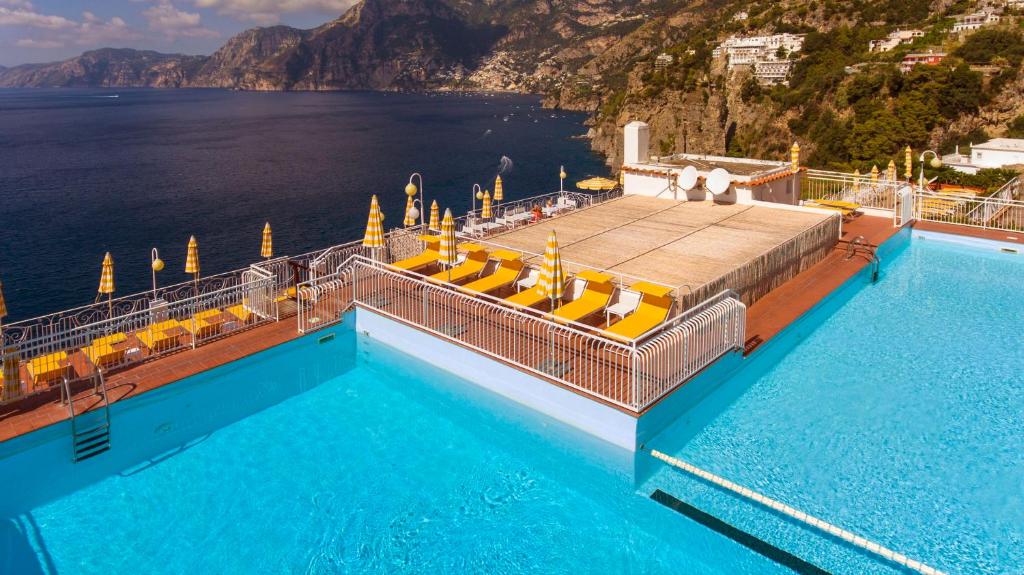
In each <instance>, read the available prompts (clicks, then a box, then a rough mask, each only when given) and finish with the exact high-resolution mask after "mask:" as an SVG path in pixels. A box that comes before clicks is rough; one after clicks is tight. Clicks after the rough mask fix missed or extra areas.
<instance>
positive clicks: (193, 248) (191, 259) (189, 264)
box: [185, 236, 199, 295]
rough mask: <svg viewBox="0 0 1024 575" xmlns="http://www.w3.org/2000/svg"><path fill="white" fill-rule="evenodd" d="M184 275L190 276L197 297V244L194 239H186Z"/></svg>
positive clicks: (193, 237)
mask: <svg viewBox="0 0 1024 575" xmlns="http://www.w3.org/2000/svg"><path fill="white" fill-rule="evenodd" d="M185 273H187V274H192V281H193V282H195V286H196V295H199V242H197V241H196V237H195V236H192V237H190V238H189V239H188V254H187V255H186V256H185Z"/></svg>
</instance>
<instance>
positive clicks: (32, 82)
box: [0, 48, 205, 88]
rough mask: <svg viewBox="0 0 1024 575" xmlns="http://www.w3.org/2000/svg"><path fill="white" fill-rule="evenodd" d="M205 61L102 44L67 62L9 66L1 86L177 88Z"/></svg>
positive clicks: (0, 78)
mask: <svg viewBox="0 0 1024 575" xmlns="http://www.w3.org/2000/svg"><path fill="white" fill-rule="evenodd" d="M203 61H205V58H204V57H202V56H184V55H181V54H161V53H159V52H152V51H148V50H130V49H114V48H102V49H100V50H92V51H90V52H86V53H84V54H82V55H81V56H78V57H76V58H71V59H70V60H65V61H63V62H56V63H53V64H25V65H22V66H14V67H12V68H5V69H3V70H0V87H8V88H11V87H57V88H71V87H88V86H98V87H152V88H176V87H181V86H183V85H186V84H187V82H188V78H190V77H191V76H192V75H194V74H195V72H196V70H197V69H198V67H199V65H201V64H202V62H203Z"/></svg>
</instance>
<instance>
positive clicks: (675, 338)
mask: <svg viewBox="0 0 1024 575" xmlns="http://www.w3.org/2000/svg"><path fill="white" fill-rule="evenodd" d="M353 305H357V306H359V307H362V308H365V309H367V310H372V311H374V312H376V313H379V314H381V315H384V316H387V317H390V318H392V319H395V320H398V321H401V322H404V323H408V324H411V325H414V326H416V327H417V328H419V329H421V330H424V331H426V332H429V333H431V334H433V335H435V336H437V337H441V338H444V339H447V340H450V341H453V342H455V343H458V344H459V345H462V346H464V347H467V348H469V349H472V350H474V351H477V352H479V353H483V354H485V355H488V356H491V357H494V358H497V359H500V360H501V361H503V362H505V363H508V364H511V365H514V366H516V367H518V368H519V369H522V370H524V371H527V372H530V373H533V374H536V375H538V376H541V377H544V378H547V379H550V380H554V381H555V382H557V383H559V384H562V385H565V386H567V387H571V388H573V389H576V390H578V391H581V392H583V393H585V394H588V395H591V396H594V397H596V398H599V399H601V400H603V401H607V402H609V403H612V404H614V405H617V406H620V407H623V408H625V409H628V410H630V411H633V412H637V413H639V412H641V411H643V410H644V409H646V408H647V407H649V406H650V405H652V404H653V403H654V402H656V401H658V400H659V399H661V398H662V397H664V396H665V395H667V394H668V393H670V392H671V391H672V390H673V389H675V388H676V387H678V386H679V385H680V384H681V383H683V382H684V381H686V380H687V379H689V378H691V377H693V376H694V375H695V374H696V373H698V372H699V371H700V370H701V369H703V368H704V367H706V366H707V365H708V364H710V363H711V362H713V361H715V360H716V359H718V358H719V357H721V356H722V355H725V354H727V353H730V352H732V351H735V350H739V349H742V346H743V341H744V321H745V313H746V308H745V306H744V305H743V303H742V302H740V301H739V299H738V298H737V297H736V294H734V293H732V292H723V293H721V294H718V295H716V296H715V297H713V298H711V299H709V300H708V301H706V302H704V303H702V304H700V305H699V306H695V308H694V309H691V310H688V311H687V312H685V313H684V314H680V315H679V316H677V317H675V318H673V319H672V320H670V321H669V322H666V323H665V324H664V325H663V326H661V327H660V328H659V329H658V330H656V331H655V332H653V333H651V334H649V335H648V336H646V337H645V338H644V339H643V340H641V341H636V342H633V343H632V344H626V343H621V342H618V341H615V340H612V339H610V338H607V337H604V336H603V335H602V332H601V330H599V329H596V328H594V327H591V326H588V325H585V324H580V323H575V322H565V323H562V322H561V321H557V322H556V321H553V320H552V319H551V318H550V316H548V315H546V314H544V313H542V312H539V311H536V310H530V309H521V308H514V307H511V306H509V305H507V304H505V303H503V302H502V301H501V300H498V299H496V298H491V297H489V296H485V295H479V294H477V295H470V294H467V293H463V292H461V291H459V290H458V289H457V288H456V287H455V286H451V285H448V284H441V283H437V282H433V281H429V280H427V279H426V278H424V277H423V276H419V275H417V274H411V273H408V272H401V271H399V270H396V269H395V268H391V267H390V266H388V265H387V264H384V263H380V262H377V261H373V260H370V259H367V258H363V257H360V256H354V257H353V258H352V259H351V260H350V261H349V262H348V263H347V264H345V265H344V266H342V268H341V269H340V270H339V273H338V274H336V275H335V276H333V277H332V278H321V279H319V280H316V281H313V282H307V283H305V284H302V285H301V286H300V287H299V329H300V331H302V332H303V333H306V332H309V331H312V330H315V329H319V328H322V327H325V326H327V325H330V324H332V323H336V322H337V321H340V320H341V316H342V314H343V313H344V312H345V311H346V310H348V309H349V308H350V307H351V306H353Z"/></svg>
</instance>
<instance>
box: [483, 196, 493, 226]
mask: <svg viewBox="0 0 1024 575" xmlns="http://www.w3.org/2000/svg"><path fill="white" fill-rule="evenodd" d="M492 215H493V214H491V192H489V191H487V190H484V207H483V208H481V209H480V217H481V218H483V219H485V220H486V219H489V218H490V217H491V216H492Z"/></svg>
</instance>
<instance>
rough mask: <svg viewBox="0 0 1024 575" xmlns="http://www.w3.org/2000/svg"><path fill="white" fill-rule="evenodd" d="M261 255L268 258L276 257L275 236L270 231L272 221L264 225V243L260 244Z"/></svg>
mask: <svg viewBox="0 0 1024 575" xmlns="http://www.w3.org/2000/svg"><path fill="white" fill-rule="evenodd" d="M260 257H263V258H267V259H268V260H269V259H270V258H272V257H274V238H273V236H272V235H271V232H270V222H267V223H266V225H264V226H263V245H261V246H260Z"/></svg>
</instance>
